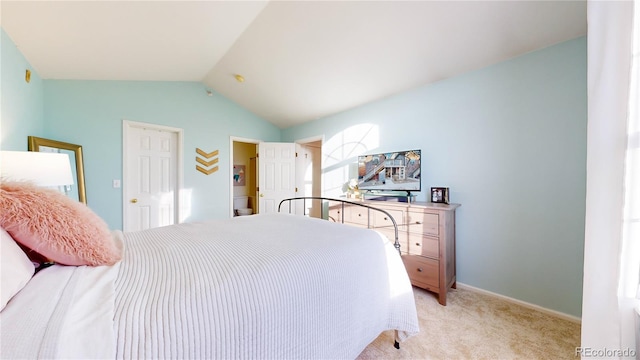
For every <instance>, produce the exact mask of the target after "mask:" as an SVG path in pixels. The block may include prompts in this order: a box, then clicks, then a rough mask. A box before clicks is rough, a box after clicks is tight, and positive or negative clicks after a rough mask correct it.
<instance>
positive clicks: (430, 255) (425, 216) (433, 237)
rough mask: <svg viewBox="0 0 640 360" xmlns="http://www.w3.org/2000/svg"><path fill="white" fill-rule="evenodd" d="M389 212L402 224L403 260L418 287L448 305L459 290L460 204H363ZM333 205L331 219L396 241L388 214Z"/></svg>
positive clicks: (368, 202) (331, 206)
mask: <svg viewBox="0 0 640 360" xmlns="http://www.w3.org/2000/svg"><path fill="white" fill-rule="evenodd" d="M359 202H362V203H364V204H367V205H369V206H372V207H376V208H379V209H383V210H385V211H387V212H388V213H389V214H391V216H393V218H394V219H395V220H396V223H397V224H398V239H399V241H400V251H401V253H402V260H403V262H404V265H405V267H406V269H407V273H408V274H409V278H410V279H411V283H412V284H413V285H414V286H417V287H420V288H423V289H427V290H429V291H432V292H434V293H436V294H438V302H439V303H440V304H442V305H446V304H447V290H448V289H449V288H451V287H453V288H455V287H456V231H455V228H456V219H455V210H456V208H457V207H459V206H460V204H436V203H430V202H414V203H410V204H409V203H403V202H395V201H377V200H364V201H359ZM342 212H343V207H342V205H339V204H336V205H332V204H330V205H329V214H328V216H329V220H331V221H336V222H341V221H342V219H343V215H344V223H345V224H349V225H353V226H359V227H369V228H372V229H376V230H378V231H380V232H382V233H383V234H385V235H386V236H387V237H388V238H389V239H390V240H391V241H394V231H393V223H392V222H391V220H390V219H388V217H387V216H386V215H384V214H383V213H381V212H378V211H371V214H369V210H368V209H367V208H364V207H360V206H353V205H352V206H348V205H345V206H344V214H342Z"/></svg>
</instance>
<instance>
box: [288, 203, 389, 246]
mask: <svg viewBox="0 0 640 360" xmlns="http://www.w3.org/2000/svg"><path fill="white" fill-rule="evenodd" d="M299 200H302V203H303V206H302V208H303V209H304V210H303V211H304V214H303V215H305V216H306V215H307V213H306V212H307V200H321V201H322V202H323V203H324V202H325V201H327V202H338V203H340V206H341V208H342V211H341V217H342V219H340V220H341V221H340V222H342V223H343V224H344V206H345V204H348V205H350V206H351V205H356V206H361V207H363V208H366V209H367V228H371V210H375V211H379V212H381V213H383V214H385V215H386V216H388V217H389V219H391V222H392V223H393V230H394V234H395V240H394V242H393V247H395V248H396V250H398V254H401V252H400V241H399V240H398V224H397V223H396V219H394V218H393V216H391V214H389V213H388V212H387V211H385V210H383V209H378V208H376V207H373V206H369V205H366V204H362V203H358V202H354V201H348V200H343V199H336V198H328V197H322V196H302V197H293V198H288V199H284V200H282V201H280V204H278V212H281V211H280V210H281V207H282V204H284V203H285V202H287V203H288V205H289V213H291V203H292V202H293V201H299Z"/></svg>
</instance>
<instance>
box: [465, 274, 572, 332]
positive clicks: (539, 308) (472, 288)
mask: <svg viewBox="0 0 640 360" xmlns="http://www.w3.org/2000/svg"><path fill="white" fill-rule="evenodd" d="M457 287H459V288H461V289H465V290H469V291H474V292H478V293H482V294H486V295H490V296H493V297H497V298H500V299H502V300H505V301H508V302H510V303H514V304H518V305H521V306H524V307H526V308H529V309H533V310H537V311H540V312H543V313H545V314H549V315H553V316H556V317H559V318H561V319H565V320H569V321H571V322H575V323H578V324H581V323H582V319H581V318H579V317H577V316H574V315H569V314H565V313H563V312H560V311H556V310H551V309H547V308H545V307H542V306H539V305H536V304H532V303H528V302H526V301H522V300H518V299H514V298H512V297H508V296H504V295H500V294H497V293H494V292H491V291H488V290H483V289H480V288H477V287H475V286H471V285H467V284H463V283H460V282H458V283H457Z"/></svg>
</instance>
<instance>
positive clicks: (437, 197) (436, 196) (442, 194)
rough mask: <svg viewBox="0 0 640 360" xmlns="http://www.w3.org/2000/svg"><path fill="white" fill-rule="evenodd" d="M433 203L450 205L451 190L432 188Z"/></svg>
mask: <svg viewBox="0 0 640 360" xmlns="http://www.w3.org/2000/svg"><path fill="white" fill-rule="evenodd" d="M431 202H433V203H441V204H448V203H449V188H448V187H432V188H431Z"/></svg>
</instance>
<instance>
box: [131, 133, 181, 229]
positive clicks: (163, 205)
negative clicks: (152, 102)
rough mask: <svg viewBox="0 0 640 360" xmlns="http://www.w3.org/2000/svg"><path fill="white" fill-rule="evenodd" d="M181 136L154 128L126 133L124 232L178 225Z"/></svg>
mask: <svg viewBox="0 0 640 360" xmlns="http://www.w3.org/2000/svg"><path fill="white" fill-rule="evenodd" d="M178 137H179V133H177V132H175V131H169V130H163V129H159V128H153V127H150V128H148V127H138V126H129V128H128V129H127V130H126V134H125V150H124V152H125V156H124V157H125V159H124V166H125V171H124V184H123V186H124V188H123V194H124V202H125V203H124V224H123V230H124V231H136V230H144V229H149V228H154V227H159V226H166V225H171V224H175V223H178V214H177V204H178V189H179V186H178V154H179V151H178Z"/></svg>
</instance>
